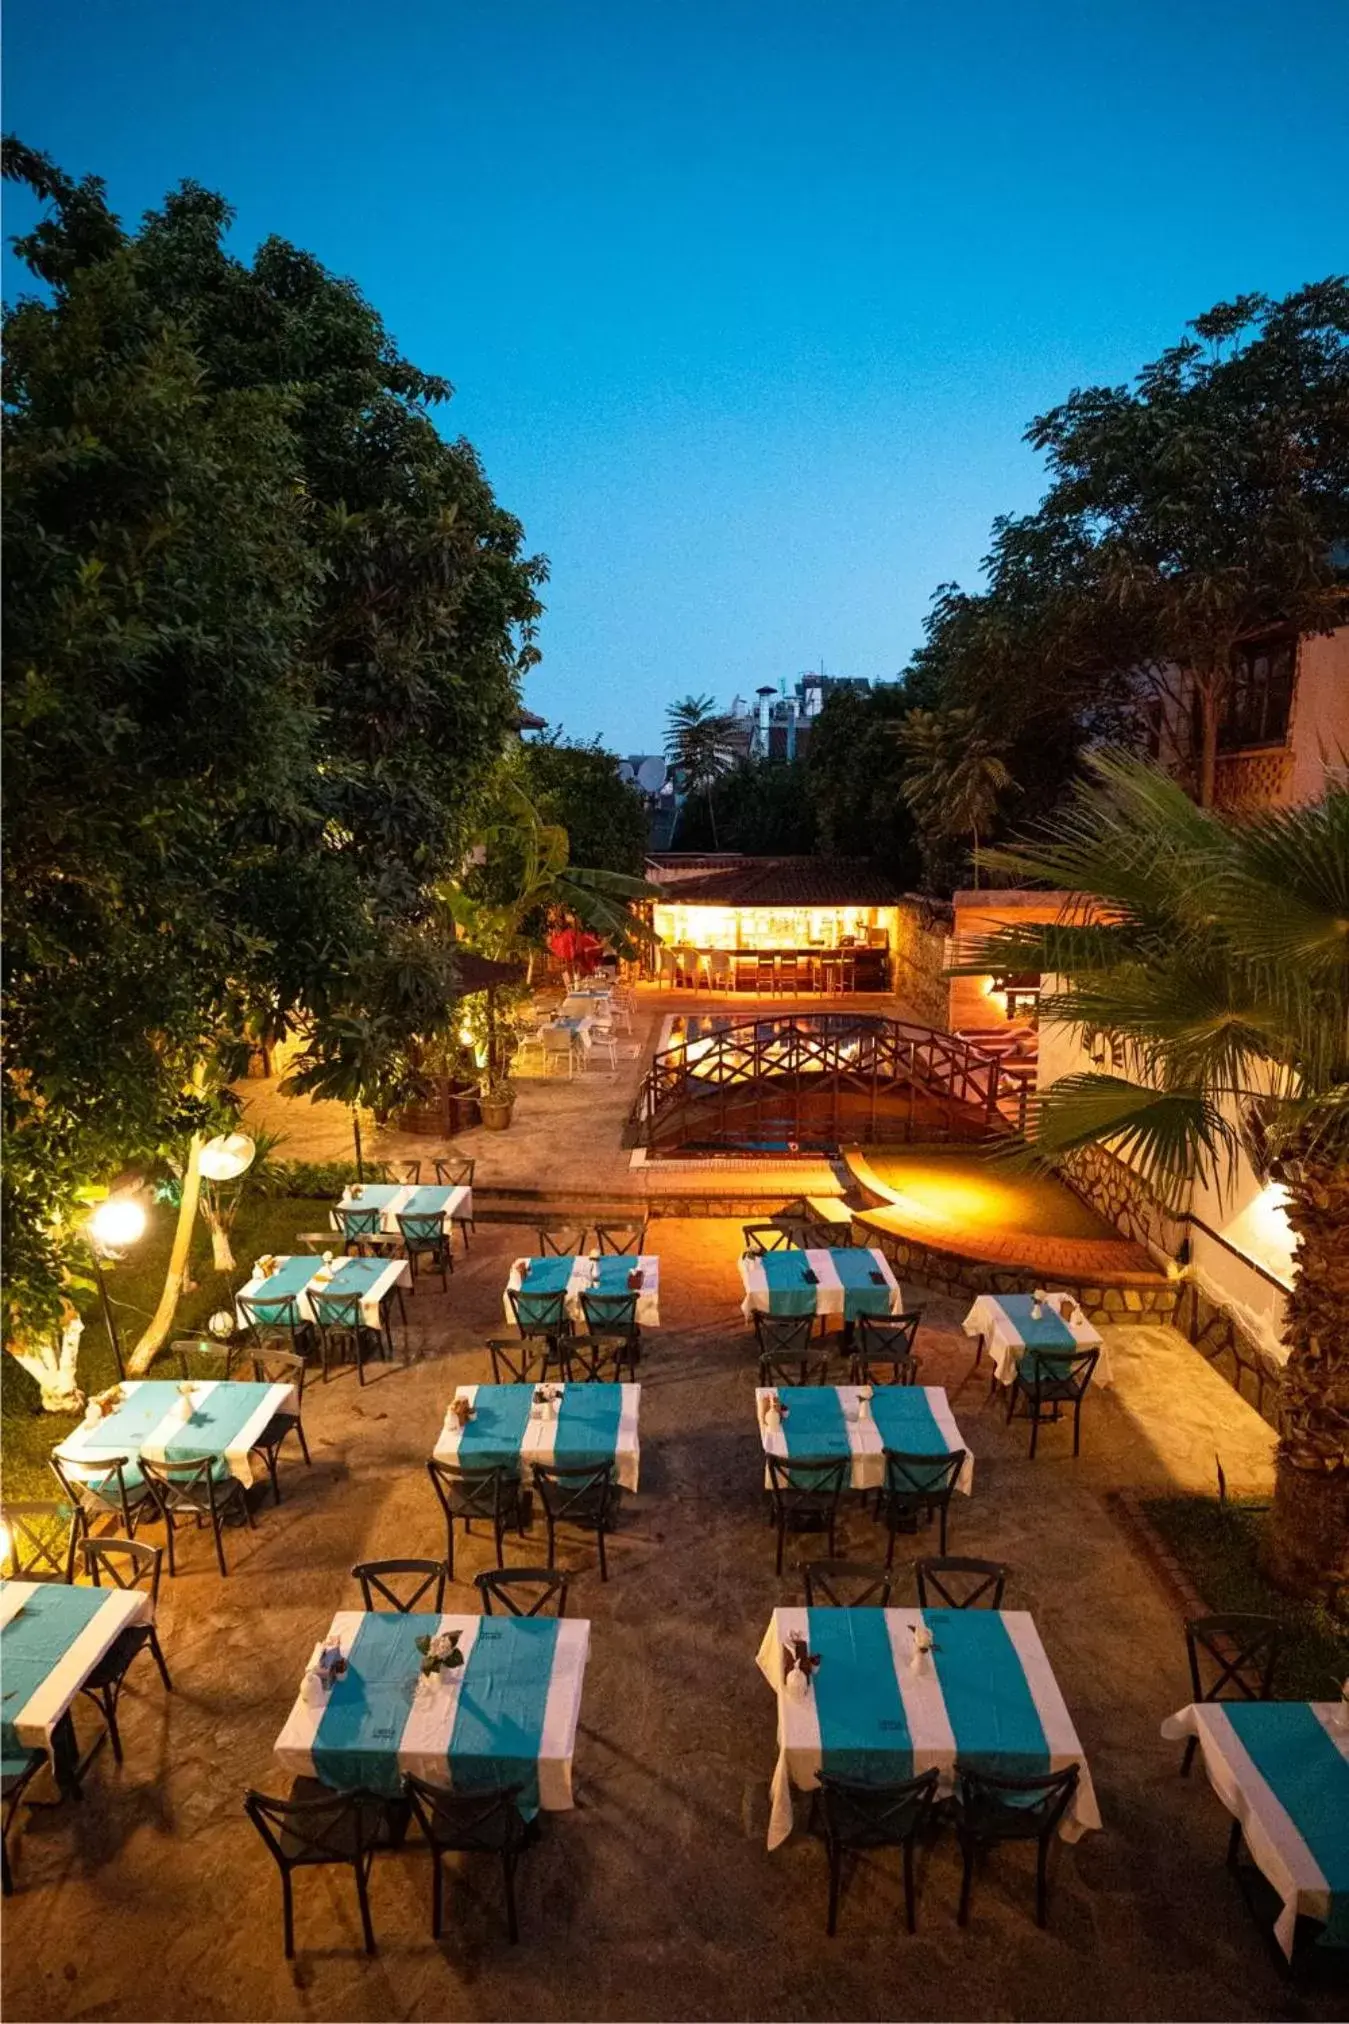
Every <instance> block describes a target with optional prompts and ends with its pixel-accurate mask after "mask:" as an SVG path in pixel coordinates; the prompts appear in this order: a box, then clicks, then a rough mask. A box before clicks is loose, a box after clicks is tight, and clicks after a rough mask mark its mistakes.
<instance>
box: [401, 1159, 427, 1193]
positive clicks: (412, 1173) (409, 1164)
mask: <svg viewBox="0 0 1349 2024" xmlns="http://www.w3.org/2000/svg"><path fill="white" fill-rule="evenodd" d="M396 1164H397V1167H398V1177H399V1179H400V1180H401V1181H403V1182H404V1183H405V1184H406V1185H407V1186H408V1187H410V1188H419V1187H420V1186H421V1183H422V1163H421V1161H420V1160H399V1161H397V1162H396Z"/></svg>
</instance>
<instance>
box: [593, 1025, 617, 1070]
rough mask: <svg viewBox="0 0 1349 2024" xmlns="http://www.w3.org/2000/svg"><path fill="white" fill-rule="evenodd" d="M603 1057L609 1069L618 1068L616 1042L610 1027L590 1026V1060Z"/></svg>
mask: <svg viewBox="0 0 1349 2024" xmlns="http://www.w3.org/2000/svg"><path fill="white" fill-rule="evenodd" d="M601 1054H602V1055H603V1056H604V1057H605V1059H606V1060H607V1062H608V1064H609V1066H610V1068H617V1066H618V1042H617V1041H616V1040H615V1039H614V1033H613V1028H612V1027H611V1026H592V1027H591V1029H590V1059H591V1060H592V1061H593V1060H594V1059H595V1057H596V1056H597V1055H601Z"/></svg>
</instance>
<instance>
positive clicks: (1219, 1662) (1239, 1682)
mask: <svg viewBox="0 0 1349 2024" xmlns="http://www.w3.org/2000/svg"><path fill="white" fill-rule="evenodd" d="M1286 1635H1287V1634H1286V1632H1285V1630H1284V1627H1283V1625H1282V1624H1281V1623H1280V1622H1279V1619H1278V1618H1277V1617H1276V1616H1245V1615H1234V1614H1228V1615H1226V1616H1193V1617H1190V1618H1189V1619H1188V1620H1187V1622H1186V1625H1185V1653H1186V1657H1187V1658H1188V1659H1189V1662H1190V1691H1191V1698H1192V1699H1194V1700H1196V1701H1237V1700H1240V1701H1271V1700H1273V1698H1274V1676H1275V1674H1276V1672H1277V1671H1278V1667H1279V1660H1280V1658H1281V1657H1282V1655H1283V1648H1284V1644H1285V1641H1286ZM1198 1747H1199V1744H1198V1738H1197V1737H1194V1736H1191V1737H1190V1739H1189V1741H1188V1742H1187V1743H1186V1745H1185V1755H1184V1758H1183V1759H1182V1761H1181V1767H1180V1772H1181V1776H1182V1778H1188V1777H1189V1775H1190V1766H1191V1765H1192V1764H1193V1762H1194V1753H1195V1751H1196V1750H1197V1749H1198Z"/></svg>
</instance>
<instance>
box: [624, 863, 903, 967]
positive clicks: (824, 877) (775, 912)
mask: <svg viewBox="0 0 1349 2024" xmlns="http://www.w3.org/2000/svg"><path fill="white" fill-rule="evenodd" d="M647 877H648V878H649V879H650V880H651V882H652V883H653V884H655V885H659V886H661V887H662V888H663V889H664V896H663V897H662V898H661V899H659V900H656V901H655V902H653V906H652V925H653V927H654V928H655V931H656V933H657V935H658V936H659V937H660V944H661V946H660V948H659V949H658V950H657V951H656V952H655V953H654V955H653V957H652V959H651V962H650V974H652V975H654V976H659V977H660V978H661V979H662V981H664V982H666V983H668V984H670V985H671V986H673V987H674V988H675V989H686V990H707V991H732V992H757V993H759V994H768V995H775V996H776V995H786V994H788V993H800V994H801V995H804V996H809V995H815V994H818V995H821V996H827V997H834V996H844V995H847V994H849V993H851V992H855V991H886V990H888V989H889V988H890V957H891V950H892V947H893V938H894V932H895V906H896V902H897V901H898V900H899V898H900V897H901V895H900V893H899V890H898V888H897V887H895V886H893V885H892V884H891V882H890V881H889V880H888V879H887V878H886V877H885V876H884V874H883V873H881V872H879V871H878V870H877V869H876V868H875V867H874V866H873V865H870V864H867V863H864V862H859V861H855V860H849V859H839V860H830V859H822V858H810V857H800V858H796V857H775V858H751V857H732V856H728V855H720V856H696V857H693V856H690V857H684V856H681V855H680V854H679V853H677V852H672V853H666V854H664V855H663V856H659V857H653V858H650V859H648V862H647Z"/></svg>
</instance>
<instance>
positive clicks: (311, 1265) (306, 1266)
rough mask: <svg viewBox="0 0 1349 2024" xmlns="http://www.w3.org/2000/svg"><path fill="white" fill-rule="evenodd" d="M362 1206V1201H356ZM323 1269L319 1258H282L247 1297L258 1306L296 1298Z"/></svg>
mask: <svg viewBox="0 0 1349 2024" xmlns="http://www.w3.org/2000/svg"><path fill="white" fill-rule="evenodd" d="M357 1206H358V1207H360V1208H364V1207H365V1206H366V1204H365V1203H364V1202H362V1203H358V1204H357ZM322 1269H323V1260H322V1259H321V1258H303V1257H296V1258H282V1259H281V1260H280V1261H279V1262H278V1264H277V1268H276V1270H275V1272H273V1273H272V1274H271V1275H270V1276H269V1277H268V1278H266V1279H264V1280H263V1281H262V1283H261V1284H260V1285H259V1286H258V1288H257V1290H256V1291H255V1292H253V1293H251V1294H249V1296H248V1298H249V1299H250V1300H252V1301H253V1302H255V1303H256V1304H257V1305H258V1306H259V1307H260V1308H261V1307H263V1306H264V1305H265V1306H268V1307H272V1306H279V1305H280V1304H281V1302H283V1301H286V1300H298V1299H299V1297H300V1295H301V1294H302V1293H303V1292H304V1290H305V1287H306V1286H307V1285H308V1284H309V1282H310V1280H311V1279H312V1278H313V1276H314V1274H315V1273H316V1272H319V1271H321V1270H322Z"/></svg>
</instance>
